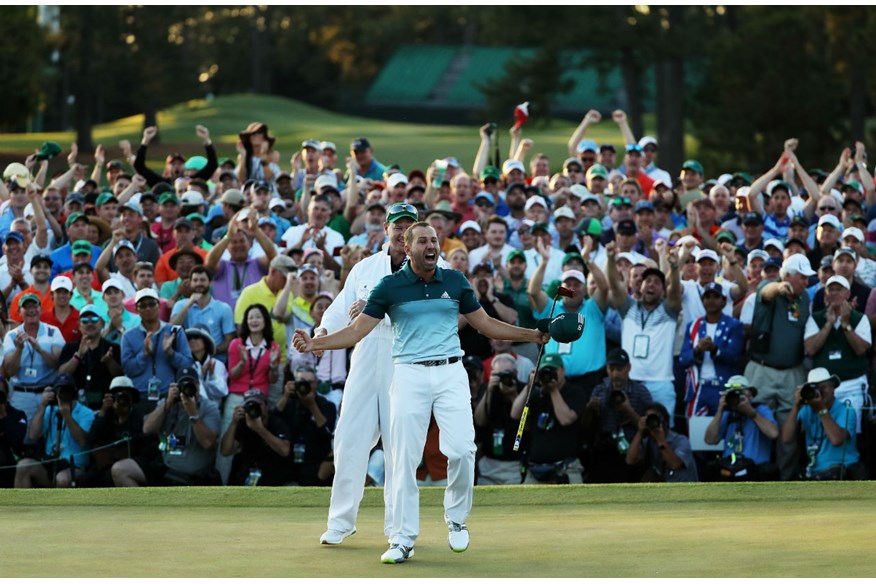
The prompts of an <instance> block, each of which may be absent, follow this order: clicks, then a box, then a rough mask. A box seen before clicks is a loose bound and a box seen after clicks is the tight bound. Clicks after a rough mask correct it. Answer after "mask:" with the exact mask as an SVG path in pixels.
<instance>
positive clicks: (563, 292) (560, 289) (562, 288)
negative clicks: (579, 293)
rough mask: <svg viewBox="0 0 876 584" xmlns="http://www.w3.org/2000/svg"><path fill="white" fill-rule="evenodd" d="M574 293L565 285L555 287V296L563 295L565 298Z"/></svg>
mask: <svg viewBox="0 0 876 584" xmlns="http://www.w3.org/2000/svg"><path fill="white" fill-rule="evenodd" d="M574 295H575V293H574V292H572V291H571V290H569V289H568V288H566V287H565V286H559V287H557V296H564V297H565V298H571V297H573V296H574Z"/></svg>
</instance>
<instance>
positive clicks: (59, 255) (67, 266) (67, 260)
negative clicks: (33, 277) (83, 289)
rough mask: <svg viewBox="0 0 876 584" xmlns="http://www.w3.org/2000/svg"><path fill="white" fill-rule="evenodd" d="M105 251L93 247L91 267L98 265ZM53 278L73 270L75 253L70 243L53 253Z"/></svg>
mask: <svg viewBox="0 0 876 584" xmlns="http://www.w3.org/2000/svg"><path fill="white" fill-rule="evenodd" d="M101 252H103V250H102V249H101V248H99V247H98V246H96V245H92V246H91V262H90V263H91V267H92V268H93V267H94V266H96V265H97V258H99V257H100V254H101ZM51 257H52V278H53V279H54V277H55V276H57V275H58V274H62V273H64V272H69V271H70V270H72V269H73V253H72V252H71V250H70V242H67V243H65V244H64V245H62V246H61V247H59V248H58V249H56V250H55V251H53V252H52V256H51Z"/></svg>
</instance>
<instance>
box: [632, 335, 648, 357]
mask: <svg viewBox="0 0 876 584" xmlns="http://www.w3.org/2000/svg"><path fill="white" fill-rule="evenodd" d="M650 349H651V338H650V337H649V336H648V335H636V336H635V337H633V357H634V358H635V359H647V358H648V353H649V351H650Z"/></svg>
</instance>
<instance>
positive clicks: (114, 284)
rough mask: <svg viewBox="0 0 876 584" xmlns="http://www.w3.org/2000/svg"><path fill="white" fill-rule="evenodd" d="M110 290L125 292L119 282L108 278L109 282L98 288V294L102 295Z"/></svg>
mask: <svg viewBox="0 0 876 584" xmlns="http://www.w3.org/2000/svg"><path fill="white" fill-rule="evenodd" d="M110 288H115V289H116V290H121V291H122V292H124V291H125V289H124V288H122V283H121V282H119V281H118V280H116V279H115V278H110V279H109V280H107V281H106V282H104V283H103V286H101V287H100V292H101V293H104V292H106V291H107V290H109V289H110Z"/></svg>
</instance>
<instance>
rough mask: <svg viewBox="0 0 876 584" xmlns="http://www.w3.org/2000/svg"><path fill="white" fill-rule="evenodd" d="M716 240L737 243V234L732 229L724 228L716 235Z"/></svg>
mask: <svg viewBox="0 0 876 584" xmlns="http://www.w3.org/2000/svg"><path fill="white" fill-rule="evenodd" d="M715 241H729V242H730V243H733V244H735V243H736V236H735V235H734V234H733V232H732V231H727V230H726V229H722V230H721V231H719V232H718V234H717V235H715Z"/></svg>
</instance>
